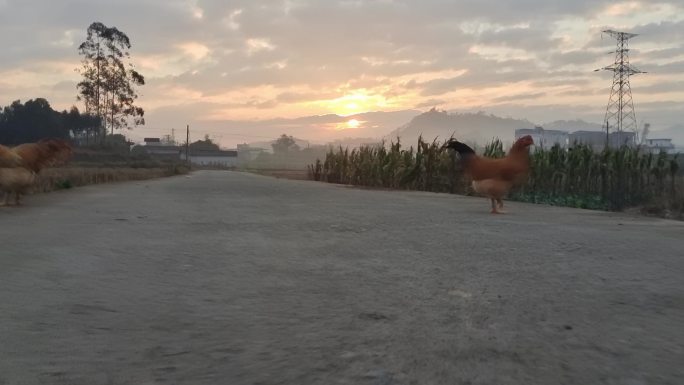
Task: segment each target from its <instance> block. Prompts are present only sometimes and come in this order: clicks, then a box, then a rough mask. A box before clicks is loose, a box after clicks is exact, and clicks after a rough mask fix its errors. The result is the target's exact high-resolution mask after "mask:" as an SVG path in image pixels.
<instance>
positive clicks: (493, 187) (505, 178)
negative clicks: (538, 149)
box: [444, 135, 534, 214]
mask: <svg viewBox="0 0 684 385" xmlns="http://www.w3.org/2000/svg"><path fill="white" fill-rule="evenodd" d="M532 144H534V141H533V140H532V137H531V136H530V135H526V136H523V137H521V138H520V139H518V140H517V141H516V142H515V143H514V144H513V146H512V147H511V149H510V151H509V152H508V155H506V156H505V157H504V158H499V159H494V158H488V157H484V156H479V155H477V154H475V151H474V150H473V149H472V148H470V147H468V146H467V145H466V144H464V143H461V142H459V141H457V140H455V139H452V140H450V141H448V142H447V143H446V144H445V145H444V147H445V148H450V149H453V150H456V151H457V152H458V153H459V155H460V156H461V161H462V162H463V168H464V170H465V172H466V173H467V174H469V175H470V177H471V178H472V180H473V189H474V190H475V191H476V192H477V193H479V194H482V195H484V196H486V197H488V198H489V199H491V201H492V211H491V212H492V214H500V213H501V211H500V210H501V209H502V208H503V200H502V199H503V197H504V196H506V194H508V192H509V191H510V189H511V188H512V187H513V186H514V185H516V184H519V183H522V182H523V181H524V180H525V178H526V176H527V172H528V171H529V169H530V160H529V153H528V148H529V146H530V145H532Z"/></svg>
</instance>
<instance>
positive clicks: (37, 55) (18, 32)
mask: <svg viewBox="0 0 684 385" xmlns="http://www.w3.org/2000/svg"><path fill="white" fill-rule="evenodd" d="M93 21H100V22H102V23H104V24H106V25H108V26H115V27H117V28H119V29H120V30H121V31H124V32H125V33H126V34H127V35H128V36H129V37H130V39H131V43H132V49H131V61H132V63H134V64H135V66H136V68H137V69H138V70H139V71H140V72H141V73H142V74H144V75H145V78H146V85H145V86H143V87H141V88H140V99H139V100H138V104H139V105H140V106H142V107H143V108H145V111H146V116H145V117H146V122H147V124H146V125H145V126H142V127H137V128H135V129H134V130H133V131H130V132H128V135H130V136H131V137H132V138H133V139H134V140H140V139H141V138H142V137H144V136H159V135H163V134H168V133H170V129H171V128H176V129H183V128H184V127H185V125H186V124H190V125H191V127H192V128H193V132H194V133H196V135H197V137H199V136H200V135H203V134H204V133H208V134H210V135H211V136H212V137H213V138H215V139H217V140H218V141H219V142H220V143H221V144H222V145H224V146H234V145H235V144H237V143H242V142H253V141H263V140H266V139H272V138H275V137H277V136H278V135H280V134H282V133H287V134H289V135H293V136H295V137H298V138H303V139H307V140H310V141H312V142H318V143H323V142H327V141H331V140H336V139H342V138H381V137H383V136H386V135H388V134H389V133H390V132H392V130H395V129H397V128H399V127H401V126H404V125H406V124H407V123H408V122H409V121H410V120H411V119H412V118H413V117H415V116H417V115H419V114H420V113H421V112H425V111H427V110H429V109H430V108H432V107H437V108H439V109H442V110H447V111H455V112H470V113H476V112H478V111H484V112H485V113H486V114H495V115H497V116H499V117H502V118H503V119H507V118H511V119H521V120H522V119H527V120H529V121H530V122H533V123H546V122H552V121H556V120H575V119H583V120H585V121H588V122H591V123H600V122H601V121H602V120H603V114H604V110H605V105H606V103H607V100H608V94H609V88H610V83H611V76H612V74H611V73H609V72H606V71H603V72H598V73H597V72H593V70H594V69H596V68H599V67H603V66H606V65H609V64H610V63H611V62H612V60H613V56H612V55H611V54H610V52H611V51H613V50H614V49H615V40H614V39H612V38H610V37H609V36H607V35H606V36H603V37H602V35H601V30H603V29H607V28H610V29H615V30H624V31H628V32H634V33H638V34H640V35H639V36H637V37H636V38H634V39H633V40H632V41H631V51H630V57H631V62H632V64H634V65H636V66H637V67H638V68H640V69H642V70H644V71H647V72H649V73H648V74H643V75H638V76H635V77H634V78H633V80H632V90H633V94H634V101H635V107H636V115H637V120H638V122H639V124H640V125H641V124H642V123H643V122H649V123H651V128H652V130H653V131H658V130H669V133H670V134H671V135H670V136H673V135H674V136H676V135H677V134H678V133H679V132H680V131H682V129H683V128H682V126H681V123H682V117H683V116H684V46H683V43H682V42H683V41H684V3H682V2H680V1H675V0H670V1H645V0H644V1H612V0H611V1H609V0H603V1H589V0H579V1H573V2H569V1H560V0H559V1H544V0H531V1H526V2H524V3H522V4H521V3H520V2H500V1H460V2H450V1H442V0H428V1H421V2H418V1H400V0H375V1H326V2H320V1H318V2H317V1H308V0H282V1H269V2H254V1H246V0H244V1H219V0H176V1H162V0H145V1H139V0H138V1H132V0H124V1H119V2H111V1H109V2H105V1H100V0H97V1H87V2H86V1H60V2H48V1H24V0H0V23H2V26H3V32H4V33H3V34H0V43H2V45H3V47H4V49H3V50H2V52H1V53H0V101H1V102H2V105H8V104H9V103H11V102H12V101H13V100H16V99H21V100H22V101H26V100H28V99H31V98H36V97H44V98H46V99H48V100H49V101H50V103H51V104H52V106H53V107H54V108H56V109H65V108H69V107H70V106H71V105H73V104H75V105H77V106H79V108H82V106H81V105H80V104H79V102H77V101H76V99H75V97H76V86H75V85H76V83H77V82H78V81H79V79H80V77H79V74H78V73H77V72H75V71H74V69H76V68H77V67H79V65H80V59H81V58H80V57H79V55H78V52H77V47H78V45H79V44H80V43H81V42H82V41H84V39H85V33H86V29H87V27H88V25H89V24H90V23H91V22H93ZM678 124H679V126H677V125H678ZM665 133H666V132H664V133H663V134H665Z"/></svg>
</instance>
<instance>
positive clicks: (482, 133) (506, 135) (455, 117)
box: [383, 108, 534, 144]
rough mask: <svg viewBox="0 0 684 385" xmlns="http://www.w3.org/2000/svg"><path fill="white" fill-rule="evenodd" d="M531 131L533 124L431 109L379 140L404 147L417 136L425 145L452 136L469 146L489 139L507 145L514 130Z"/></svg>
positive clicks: (483, 115) (524, 121) (517, 120)
mask: <svg viewBox="0 0 684 385" xmlns="http://www.w3.org/2000/svg"><path fill="white" fill-rule="evenodd" d="M532 127H534V123H532V122H530V121H528V120H522V119H513V118H501V117H498V116H494V115H491V114H485V113H483V112H478V113H448V112H446V111H440V110H437V109H435V108H433V109H431V110H430V111H428V112H425V113H423V114H421V115H418V116H416V117H415V118H413V119H412V120H411V121H410V122H409V123H407V124H405V125H403V126H401V127H399V128H397V129H396V130H393V131H392V132H390V133H389V134H388V135H386V136H384V137H383V139H385V140H387V141H389V140H396V138H397V136H398V137H400V138H401V140H402V141H403V142H404V143H407V144H411V143H414V142H415V141H416V140H417V139H418V136H420V135H422V136H423V139H425V140H427V141H432V140H433V139H435V138H436V137H437V138H438V140H440V141H443V140H445V139H448V138H449V137H451V136H452V134H453V136H454V137H455V138H458V139H461V140H463V141H468V142H471V143H472V142H475V143H478V144H484V143H487V142H490V141H491V140H492V139H493V138H499V139H501V140H502V141H504V142H505V143H509V142H512V141H513V138H514V135H515V130H516V129H518V128H532Z"/></svg>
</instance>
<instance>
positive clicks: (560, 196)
mask: <svg viewBox="0 0 684 385" xmlns="http://www.w3.org/2000/svg"><path fill="white" fill-rule="evenodd" d="M441 144H442V143H439V142H437V141H433V142H431V143H430V142H425V141H423V140H422V138H421V139H419V140H418V143H417V145H416V146H415V147H414V146H410V147H409V148H403V147H402V144H401V142H400V141H396V142H392V143H390V144H389V146H362V147H360V148H358V149H353V150H348V149H343V148H338V149H337V150H333V149H331V150H330V151H329V152H328V153H327V154H326V157H325V159H323V160H318V161H317V162H316V163H315V164H312V165H310V166H309V178H310V179H312V180H316V181H325V182H330V183H342V184H350V185H357V186H367V187H381V188H392V189H401V190H419V191H433V192H446V193H456V194H463V195H472V194H473V192H472V189H471V187H470V181H469V180H468V178H467V175H465V174H464V172H463V170H462V169H461V168H460V163H459V162H458V159H457V155H456V154H454V153H452V152H447V151H442V150H441ZM480 153H481V154H483V155H486V156H490V157H501V156H503V155H504V154H505V151H504V148H503V145H502V143H501V141H499V140H495V141H493V142H491V143H489V144H488V145H487V146H485V148H484V149H480ZM681 161H682V159H679V158H678V156H670V155H667V154H665V153H661V154H650V153H643V152H640V151H639V150H638V149H635V148H628V147H623V148H620V149H612V148H606V149H604V150H603V151H602V152H596V151H594V150H592V149H591V148H589V147H588V146H584V145H575V146H573V147H571V148H570V150H563V149H561V148H560V147H558V146H556V147H553V148H551V149H549V150H543V151H535V152H533V153H532V155H531V172H530V175H529V178H528V180H527V182H526V183H525V184H523V185H522V186H519V188H517V189H515V190H514V191H512V192H511V194H510V197H509V198H510V199H512V200H518V201H524V202H533V203H544V204H551V205H560V206H569V207H577V208H587V209H597V210H611V211H620V210H625V209H634V208H640V209H643V210H642V211H643V212H644V213H648V214H655V215H660V216H663V217H667V218H673V219H684V188H683V187H684V179H683V177H682V167H681V163H680V162H681Z"/></svg>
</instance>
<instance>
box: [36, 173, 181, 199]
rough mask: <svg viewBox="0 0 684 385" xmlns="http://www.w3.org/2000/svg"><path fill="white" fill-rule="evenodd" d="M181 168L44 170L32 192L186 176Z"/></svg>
mask: <svg viewBox="0 0 684 385" xmlns="http://www.w3.org/2000/svg"><path fill="white" fill-rule="evenodd" d="M186 172H187V169H184V168H180V167H165V168H130V167H117V168H108V167H59V168H49V169H45V170H42V171H41V172H40V174H39V176H38V178H37V180H36V183H35V185H34V186H33V189H32V191H33V192H34V193H36V192H49V191H54V190H61V189H67V188H72V187H78V186H86V185H91V184H100V183H112V182H125V181H132V180H145V179H154V178H162V177H167V176H172V175H178V174H184V173H186Z"/></svg>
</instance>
